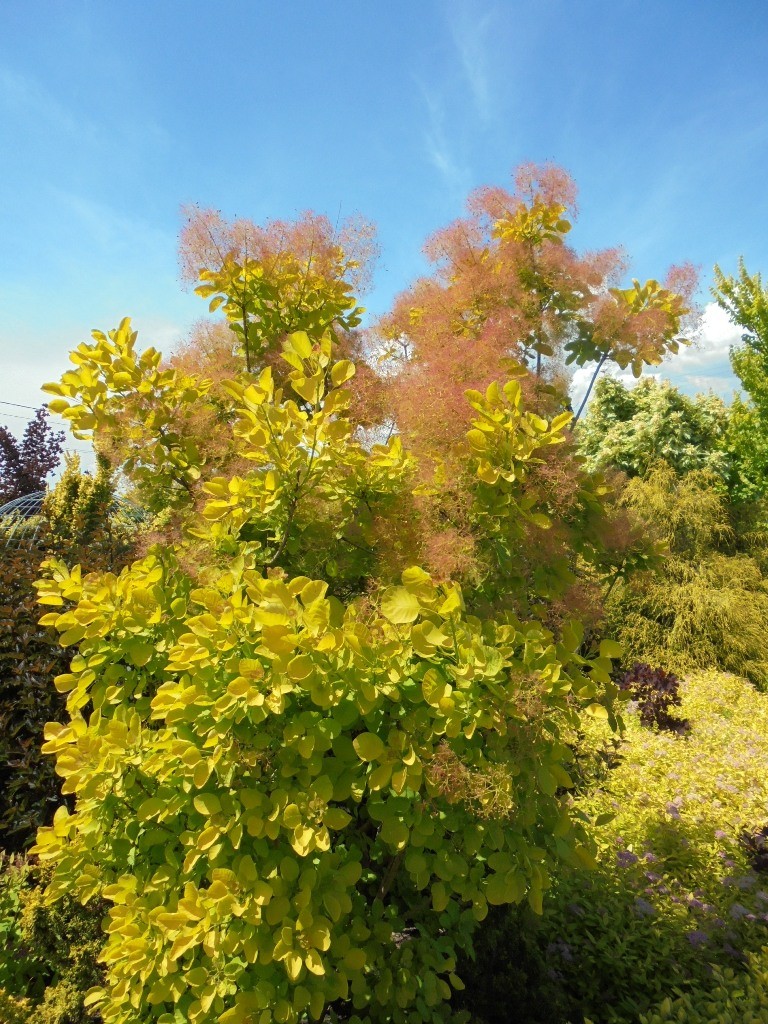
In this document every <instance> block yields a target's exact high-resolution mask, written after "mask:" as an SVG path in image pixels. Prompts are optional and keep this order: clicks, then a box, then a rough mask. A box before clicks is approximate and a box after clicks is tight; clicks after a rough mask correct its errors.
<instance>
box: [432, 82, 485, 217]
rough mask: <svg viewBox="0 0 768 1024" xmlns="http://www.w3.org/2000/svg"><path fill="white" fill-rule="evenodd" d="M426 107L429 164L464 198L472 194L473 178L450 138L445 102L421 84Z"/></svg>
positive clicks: (450, 187) (449, 186) (458, 195)
mask: <svg viewBox="0 0 768 1024" xmlns="http://www.w3.org/2000/svg"><path fill="white" fill-rule="evenodd" d="M419 86H420V88H421V93H422V96H423V97H424V103H425V106H426V108H427V127H426V130H425V132H424V149H425V152H426V154H427V157H428V159H429V162H430V163H431V164H432V166H433V167H435V168H436V170H437V171H438V172H439V173H440V175H441V177H442V178H443V181H444V182H445V184H446V186H447V187H448V188H449V189H450V190H451V192H453V193H455V194H456V196H457V197H461V198H463V197H464V196H465V195H466V193H467V192H468V191H469V188H470V185H471V181H472V177H471V173H470V170H469V168H468V167H467V166H466V165H465V164H463V163H462V162H461V161H460V160H458V159H457V157H456V156H455V153H454V150H453V147H452V146H451V143H450V142H449V139H448V132H447V124H448V119H447V115H446V109H445V103H444V102H443V100H442V99H441V98H440V97H439V96H438V95H437V93H435V92H434V91H432V90H431V89H428V88H427V87H426V86H425V85H424V84H423V83H421V82H420V83H419Z"/></svg>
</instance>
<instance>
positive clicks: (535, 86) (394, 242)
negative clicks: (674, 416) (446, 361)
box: [0, 0, 768, 431]
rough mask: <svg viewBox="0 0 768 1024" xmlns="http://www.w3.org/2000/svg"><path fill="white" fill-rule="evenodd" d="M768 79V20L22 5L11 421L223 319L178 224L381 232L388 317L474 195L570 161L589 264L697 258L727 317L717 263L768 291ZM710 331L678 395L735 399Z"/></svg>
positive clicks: (687, 6) (15, 47)
mask: <svg viewBox="0 0 768 1024" xmlns="http://www.w3.org/2000/svg"><path fill="white" fill-rule="evenodd" d="M767 55H768V4H766V3H765V2H764V0H753V2H748V0H742V2H741V3H740V4H738V5H736V4H725V3H723V2H722V0H718V2H710V0H674V2H673V0H664V2H654V0H650V2H649V0H645V2H635V0H625V2H621V0H613V2H609V0H578V2H574V0H527V2H517V0H507V2H496V3H491V2H485V0H473V2H469V0H410V2H408V3H405V2H400V0H386V2H379V3H372V2H365V0H357V2H351V0H350V2H344V3H342V2H334V0H326V2H324V3H309V2H299V0H271V2H266V0H264V2H261V0H249V2H245V0H243V2H234V0H219V2H218V3H215V4H208V5H203V4H195V3H190V2H189V0H186V2H175V0H174V2H171V0H157V2H156V3H153V4H139V3H133V4H125V3H123V4H118V3H105V2H103V0H67V2H66V3H63V2H61V0H57V2H52V0H48V2H36V0H28V2H27V3H24V4H6V5H4V10H3V30H2V33H0V140H1V143H2V144H1V145H0V176H1V179H2V183H3V188H2V189H1V190H0V228H1V229H2V235H1V236H0V238H2V244H1V245H0V263H1V264H2V267H1V269H2V275H1V276H0V280H1V281H2V287H0V351H1V352H2V355H3V364H4V372H3V374H2V377H0V403H8V402H17V403H20V404H22V405H35V404H38V403H39V401H40V400H41V398H40V394H39V390H38V389H39V384H40V383H42V382H43V381H44V380H50V379H54V378H56V377H58V376H59V374H60V373H61V372H62V370H63V369H64V368H65V367H66V365H67V359H66V354H67V352H68V350H69V349H70V348H71V347H73V346H74V345H76V344H77V343H78V342H79V341H81V340H84V339H87V337H88V334H89V331H90V329H91V328H93V327H99V328H109V327H112V326H114V325H116V324H117V322H118V321H119V320H120V318H121V317H122V316H124V315H131V316H132V317H133V319H134V322H135V325H136V326H137V327H138V328H139V330H140V337H141V338H142V340H143V341H144V342H145V343H146V344H147V345H148V344H155V345H157V346H158V347H160V348H163V349H166V350H167V349H168V348H169V347H171V346H172V345H173V344H174V342H175V341H177V340H179V339H180V338H182V337H183V336H184V334H185V332H186V331H187V330H188V328H189V326H190V325H191V323H192V322H193V321H194V320H195V319H197V318H199V317H200V316H201V315H203V313H204V312H205V307H204V306H203V304H202V303H201V301H200V300H199V299H197V298H195V297H194V296H193V295H190V294H189V293H185V292H184V291H183V290H182V288H181V286H180V284H179V282H178V272H177V264H176V236H177V233H178V229H179V225H180V217H179V207H180V205H181V204H182V203H190V202H198V203H200V204H202V205H204V206H213V207H216V208H218V209H221V210H222V212H224V213H225V214H227V215H233V216H234V215H241V216H247V217H250V218H252V219H254V220H257V221H258V220H263V219H267V218H270V217H291V216H292V215H295V214H297V213H299V212H300V211H302V210H304V209H308V208H311V209H315V210H318V211H321V212H325V213H328V214H329V215H330V216H331V217H332V218H333V219H335V218H336V216H337V215H338V212H339V209H340V210H341V215H342V217H343V216H345V215H349V214H352V213H354V212H360V213H363V214H364V215H365V216H367V217H369V218H371V219H372V220H374V221H375V222H376V223H377V225H378V228H379V241H380V244H381V248H382V258H381V260H380V263H379V266H378V271H377V274H376V278H375V286H374V289H373V291H372V292H371V293H370V294H369V295H368V296H367V302H366V304H367V306H368V308H369V309H370V310H371V311H372V312H373V313H376V312H382V311H383V310H385V309H386V308H387V306H388V304H389V302H390V300H391V298H392V297H393V296H394V295H395V294H396V293H397V292H398V291H400V290H401V289H402V288H404V287H405V286H406V285H407V284H408V283H409V282H410V281H411V280H412V279H413V277H414V276H415V275H417V274H418V273H419V272H420V271H421V270H422V269H423V266H424V265H423V262H422V257H421V246H422V244H423V242H424V240H425V238H426V237H427V236H428V235H429V234H430V233H431V232H432V231H433V230H435V229H436V228H438V227H440V226H442V225H443V224H445V223H447V222H448V221H450V220H451V219H453V218H454V217H456V216H457V215H458V214H459V213H460V212H461V209H462V204H463V201H464V198H465V196H466V194H467V192H468V191H469V190H470V189H472V188H474V187H475V186H478V185H482V184H491V183H500V184H506V183H507V182H508V181H509V175H510V171H511V170H512V169H513V168H514V167H515V166H516V165H517V164H518V163H520V162H522V161H526V160H535V161H544V160H552V161H555V162H556V163H559V164H561V165H562V166H564V167H566V168H567V169H568V170H569V171H570V172H571V173H572V174H573V176H574V177H575V179H576V181H577V182H578V184H579V188H580V211H581V212H580V217H579V220H578V222H577V225H576V228H575V230H574V232H573V235H572V236H571V237H572V239H573V242H574V244H575V245H576V246H577V247H579V248H587V249H589V248H598V247H603V246H609V245H615V244H621V245H623V246H624V247H625V248H626V250H627V252H628V253H629V254H630V256H631V258H632V266H631V274H632V275H634V276H638V277H649V276H660V275H662V274H663V273H664V271H665V270H666V268H667V267H668V266H669V265H670V264H671V263H675V262H680V261H682V260H690V261H692V262H693V263H695V264H697V265H699V266H700V267H701V271H702V284H703V290H702V300H703V301H707V292H706V289H707V286H708V284H709V282H710V279H711V270H712V266H713V264H714V263H715V262H718V263H720V264H721V265H722V266H723V268H725V269H726V270H731V269H735V266H736V260H737V257H738V256H739V254H743V255H744V257H745V259H746V261H747V265H748V267H749V268H750V269H753V270H758V269H762V270H763V271H764V272H768V230H767V225H768V190H766V187H765V169H766V167H768V56H767ZM705 325H706V330H705V335H704V338H703V340H702V348H701V349H700V350H699V351H697V352H688V353H686V354H685V355H684V356H683V357H681V358H680V359H679V360H678V361H677V362H676V363H670V364H669V365H668V366H667V367H665V370H664V372H665V373H666V374H667V375H668V376H670V377H671V378H672V379H674V380H675V381H676V382H678V383H682V384H683V385H684V386H685V387H686V389H688V390H692V391H696V390H706V389H707V388H709V387H713V388H715V389H716V390H718V391H720V392H721V393H723V394H724V395H729V394H730V392H731V389H732V387H733V379H732V377H731V376H730V371H729V366H728V359H727V351H728V345H729V344H730V343H732V342H733V341H735V340H738V334H737V333H736V332H734V331H733V330H732V329H731V328H730V325H728V323H727V321H725V319H724V318H721V317H718V315H717V312H715V311H713V310H711V309H710V310H708V312H707V318H706V320H705ZM25 415H27V413H26V410H24V409H21V408H18V407H15V406H11V405H8V404H0V423H5V424H6V425H7V426H9V427H11V428H12V429H14V430H15V431H20V430H23V427H24V419H23V417H24V416H25ZM11 417H20V418H11Z"/></svg>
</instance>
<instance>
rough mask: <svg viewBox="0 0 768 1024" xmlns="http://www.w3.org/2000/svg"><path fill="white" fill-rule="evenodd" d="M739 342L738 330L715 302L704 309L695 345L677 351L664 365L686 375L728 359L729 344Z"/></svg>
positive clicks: (737, 343) (739, 332)
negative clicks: (695, 369) (698, 368)
mask: <svg viewBox="0 0 768 1024" xmlns="http://www.w3.org/2000/svg"><path fill="white" fill-rule="evenodd" d="M740 343H741V329H740V328H739V327H737V326H736V324H734V323H732V322H731V321H730V320H729V318H728V314H727V313H726V312H725V310H724V309H721V308H720V306H718V305H717V303H716V302H708V303H707V305H706V306H705V307H704V316H703V318H702V322H701V330H700V332H699V335H698V337H697V338H696V340H695V342H694V343H693V344H692V345H690V346H686V347H683V348H681V349H680V352H679V353H678V354H677V355H676V356H674V357H673V358H671V359H670V360H669V361H668V362H667V363H666V364H665V366H667V367H668V368H669V369H670V370H671V369H672V368H673V367H674V370H675V372H677V373H687V372H690V371H691V370H693V369H694V368H695V367H704V366H706V365H708V364H711V363H714V362H722V361H723V360H725V359H727V358H728V353H729V351H730V349H731V347H732V346H733V345H739V344H740Z"/></svg>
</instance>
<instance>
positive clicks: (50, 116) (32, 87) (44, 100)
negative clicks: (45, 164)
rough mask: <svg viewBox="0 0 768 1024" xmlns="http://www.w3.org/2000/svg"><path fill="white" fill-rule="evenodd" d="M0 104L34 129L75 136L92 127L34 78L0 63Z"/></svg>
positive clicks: (92, 128)
mask: <svg viewBox="0 0 768 1024" xmlns="http://www.w3.org/2000/svg"><path fill="white" fill-rule="evenodd" d="M0 105H2V106H4V107H5V108H6V109H7V110H8V111H9V112H10V113H11V114H14V115H16V116H17V117H18V118H19V119H20V120H23V121H24V123H25V124H26V125H27V126H29V125H30V123H31V124H33V125H37V126H38V129H39V128H40V126H45V129H46V130H47V131H51V130H53V131H59V132H63V133H65V134H69V135H78V136H83V135H84V134H88V133H92V132H93V131H94V126H93V125H92V124H91V123H90V122H88V121H87V120H85V119H84V118H83V117H81V116H80V115H77V116H76V115H75V114H74V113H73V112H72V111H71V110H69V109H68V108H67V107H66V106H64V104H63V103H62V102H61V101H60V100H58V99H57V98H56V96H54V94H53V93H52V92H50V91H49V90H48V89H45V88H44V87H43V86H42V85H41V84H40V82H39V81H37V79H36V78H34V77H32V76H31V75H27V74H20V73H19V72H18V71H14V70H12V69H11V68H8V67H0Z"/></svg>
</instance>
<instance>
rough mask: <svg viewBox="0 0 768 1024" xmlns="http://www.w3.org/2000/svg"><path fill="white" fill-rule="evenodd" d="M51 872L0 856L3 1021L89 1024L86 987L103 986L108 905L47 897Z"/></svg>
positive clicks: (0, 1006)
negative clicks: (102, 959) (100, 961)
mask: <svg viewBox="0 0 768 1024" xmlns="http://www.w3.org/2000/svg"><path fill="white" fill-rule="evenodd" d="M49 878H50V870H49V869H42V868H40V867H39V866H37V865H35V864H34V863H31V862H29V861H26V860H22V859H18V860H15V861H14V860H9V859H8V858H4V857H3V856H2V855H0V935H2V936H3V938H4V948H3V951H2V953H3V955H2V957H0V1020H2V1021H3V1024H16V1022H17V1021H18V1024H86V1022H88V1021H93V1016H92V1015H91V1014H90V1013H89V1012H88V1010H87V1009H86V1008H85V1007H84V1005H83V1002H84V998H85V995H86V993H87V992H88V990H89V989H90V988H92V987H93V986H94V985H97V984H99V982H100V981H101V979H102V976H103V968H101V967H100V965H99V964H98V954H99V951H100V949H101V944H102V933H101V923H102V918H103V916H104V913H105V910H106V906H105V904H103V903H102V902H101V901H98V900H94V901H91V902H90V903H89V904H88V906H86V907H84V906H82V904H80V903H78V902H77V900H75V899H74V898H72V897H64V898H63V899H61V900H59V901H58V902H57V903H55V904H53V905H52V904H50V903H48V902H46V901H45V898H44V890H45V886H46V884H47V882H48V880H49Z"/></svg>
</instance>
